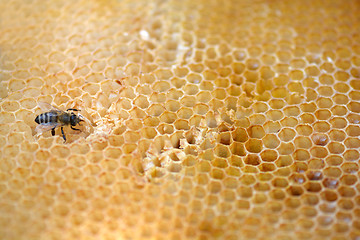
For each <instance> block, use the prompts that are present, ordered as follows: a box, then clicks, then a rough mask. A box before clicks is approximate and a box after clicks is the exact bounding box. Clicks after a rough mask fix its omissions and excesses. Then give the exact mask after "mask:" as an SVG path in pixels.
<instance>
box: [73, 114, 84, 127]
mask: <svg viewBox="0 0 360 240" xmlns="http://www.w3.org/2000/svg"><path fill="white" fill-rule="evenodd" d="M83 121H84V120H82V119H81V118H80V117H79V116H77V115H76V114H74V113H71V116H70V124H71V126H76V125H77V124H79V123H80V122H83Z"/></svg>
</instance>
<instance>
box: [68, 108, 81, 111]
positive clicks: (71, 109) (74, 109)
mask: <svg viewBox="0 0 360 240" xmlns="http://www.w3.org/2000/svg"><path fill="white" fill-rule="evenodd" d="M66 111H80V110H79V109H76V108H68V109H66Z"/></svg>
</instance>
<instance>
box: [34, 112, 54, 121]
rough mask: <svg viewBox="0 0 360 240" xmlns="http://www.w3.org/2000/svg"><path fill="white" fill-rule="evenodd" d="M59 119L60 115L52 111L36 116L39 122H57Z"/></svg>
mask: <svg viewBox="0 0 360 240" xmlns="http://www.w3.org/2000/svg"><path fill="white" fill-rule="evenodd" d="M57 120H58V115H57V114H56V113H52V112H47V113H42V114H40V115H39V116H37V117H36V118H35V122H36V123H38V124H47V123H56V122H57Z"/></svg>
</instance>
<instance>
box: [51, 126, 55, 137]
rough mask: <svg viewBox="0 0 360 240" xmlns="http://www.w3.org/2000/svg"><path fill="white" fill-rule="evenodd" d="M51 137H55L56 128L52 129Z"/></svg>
mask: <svg viewBox="0 0 360 240" xmlns="http://www.w3.org/2000/svg"><path fill="white" fill-rule="evenodd" d="M51 135H53V136H55V128H53V129H51Z"/></svg>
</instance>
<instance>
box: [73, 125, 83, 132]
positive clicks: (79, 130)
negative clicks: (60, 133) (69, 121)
mask: <svg viewBox="0 0 360 240" xmlns="http://www.w3.org/2000/svg"><path fill="white" fill-rule="evenodd" d="M71 129H72V130H76V131H81V130H80V129H77V128H74V127H73V126H71Z"/></svg>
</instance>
